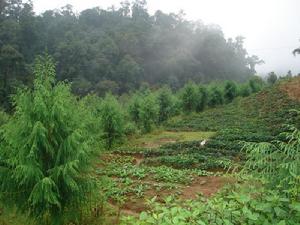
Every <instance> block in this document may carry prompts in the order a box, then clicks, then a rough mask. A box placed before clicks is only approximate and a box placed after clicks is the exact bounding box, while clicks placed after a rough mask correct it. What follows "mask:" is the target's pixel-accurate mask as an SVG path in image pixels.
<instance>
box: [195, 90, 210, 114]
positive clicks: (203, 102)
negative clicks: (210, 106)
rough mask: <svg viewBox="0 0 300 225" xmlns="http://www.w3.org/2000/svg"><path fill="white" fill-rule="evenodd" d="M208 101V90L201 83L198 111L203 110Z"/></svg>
mask: <svg viewBox="0 0 300 225" xmlns="http://www.w3.org/2000/svg"><path fill="white" fill-rule="evenodd" d="M207 101H208V92H207V89H206V87H205V86H203V85H199V87H198V98H197V104H196V111H197V112H201V111H203V110H204V109H205V107H206V105H207Z"/></svg>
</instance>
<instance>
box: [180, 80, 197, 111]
mask: <svg viewBox="0 0 300 225" xmlns="http://www.w3.org/2000/svg"><path fill="white" fill-rule="evenodd" d="M181 102H182V108H183V110H184V111H186V112H192V111H194V110H195V109H196V106H197V86H196V84H195V83H193V82H189V83H187V84H186V85H184V87H183V88H182V93H181Z"/></svg>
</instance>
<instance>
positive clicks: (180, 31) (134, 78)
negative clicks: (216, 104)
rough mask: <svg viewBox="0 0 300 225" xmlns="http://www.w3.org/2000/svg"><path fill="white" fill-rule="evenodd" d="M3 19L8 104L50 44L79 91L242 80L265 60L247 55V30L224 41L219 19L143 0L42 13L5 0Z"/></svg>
mask: <svg viewBox="0 0 300 225" xmlns="http://www.w3.org/2000/svg"><path fill="white" fill-rule="evenodd" d="M0 25H1V26H0V65H1V67H0V68H1V69H0V77H1V83H0V90H1V96H0V98H1V99H0V100H1V103H2V104H3V103H4V102H6V100H7V97H8V96H9V95H10V94H11V93H12V92H13V88H12V87H14V86H16V84H18V83H25V84H32V79H33V77H32V76H31V75H30V74H32V73H31V68H32V67H31V65H32V63H33V60H34V58H35V55H37V54H42V53H43V52H44V51H45V50H47V52H48V54H50V55H51V56H53V58H54V59H55V61H57V62H58V63H57V79H58V80H68V81H70V82H72V83H73V85H72V90H73V91H74V92H75V93H76V94H79V95H85V94H87V93H89V92H94V93H96V94H98V95H101V96H104V95H105V93H106V92H107V91H111V92H112V93H116V94H121V93H124V92H128V91H130V90H132V89H136V88H138V87H140V86H141V84H142V83H145V82H146V83H148V84H149V85H151V86H155V85H158V84H159V85H164V84H168V85H169V86H171V87H172V88H179V87H182V86H183V85H184V84H185V83H186V82H187V81H188V80H193V81H195V82H209V81H211V80H216V79H218V80H236V81H244V80H247V79H248V78H249V76H250V75H252V74H254V73H255V65H256V64H259V63H261V61H260V60H259V59H258V58H257V57H255V56H249V55H248V54H247V51H246V49H245V48H244V47H243V41H244V38H243V37H237V38H236V39H229V40H226V39H225V37H224V34H223V32H222V29H221V28H220V27H219V26H217V25H206V24H204V23H202V22H199V21H189V20H187V19H185V17H184V15H183V13H178V14H174V13H169V14H166V13H164V12H162V11H160V10H158V11H156V12H155V13H154V14H153V15H151V14H150V13H149V12H148V9H147V3H146V1H140V0H136V1H133V2H123V3H121V4H120V6H119V7H118V8H117V7H111V8H109V9H106V10H105V9H101V8H99V7H96V8H91V9H86V10H84V11H82V12H80V13H75V11H74V10H73V9H72V6H70V5H67V6H65V7H62V8H61V9H57V10H48V11H46V12H44V13H42V14H40V15H36V14H35V13H34V11H33V5H32V3H31V1H28V2H23V1H22V0H4V2H3V4H1V7H0ZM15 81H18V82H17V83H16V82H15Z"/></svg>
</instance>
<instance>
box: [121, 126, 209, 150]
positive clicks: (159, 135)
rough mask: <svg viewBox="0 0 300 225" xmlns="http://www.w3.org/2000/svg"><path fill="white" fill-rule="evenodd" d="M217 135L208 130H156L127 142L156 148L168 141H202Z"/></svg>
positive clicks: (135, 145)
mask: <svg viewBox="0 0 300 225" xmlns="http://www.w3.org/2000/svg"><path fill="white" fill-rule="evenodd" d="M214 135H215V132H211V131H207V132H203V131H190V132H189V131H162V130H156V131H153V132H152V133H150V134H145V135H142V136H140V137H132V138H130V139H129V140H128V142H127V143H126V144H125V145H126V146H128V147H149V148H151V147H152V148H156V147H159V146H161V145H164V144H167V143H174V142H186V141H202V140H207V139H209V138H211V137H213V136H214Z"/></svg>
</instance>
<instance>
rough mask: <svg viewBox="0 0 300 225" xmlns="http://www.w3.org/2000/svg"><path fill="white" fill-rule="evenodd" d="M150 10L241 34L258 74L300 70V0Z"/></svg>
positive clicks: (104, 2) (209, 1)
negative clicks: (258, 60)
mask: <svg viewBox="0 0 300 225" xmlns="http://www.w3.org/2000/svg"><path fill="white" fill-rule="evenodd" d="M120 1H121V0H51V1H49V0H33V3H34V10H35V12H37V13H42V12H43V11H45V10H47V9H55V8H60V7H62V6H65V5H67V4H71V5H73V7H74V10H75V11H77V12H80V11H82V10H84V9H87V8H92V7H96V6H100V7H101V8H103V9H106V8H108V7H110V6H112V5H115V6H119V3H120ZM147 5H148V9H149V12H150V14H153V13H154V12H155V11H156V10H158V9H159V10H161V11H163V12H165V13H170V12H175V13H177V12H179V11H180V10H183V11H184V12H185V14H186V16H185V17H186V19H188V20H201V21H203V22H204V23H205V24H218V25H220V26H221V27H222V30H223V32H224V34H225V37H226V38H229V37H236V36H238V35H241V36H244V37H245V38H246V39H245V47H246V49H247V50H248V53H249V54H250V55H257V56H259V57H260V58H261V59H263V60H264V61H265V64H263V65H261V66H257V68H256V69H257V72H258V73H259V74H262V75H264V74H267V73H269V72H271V71H275V72H276V73H277V74H279V75H285V74H286V73H287V71H288V70H291V71H292V73H293V74H298V73H300V55H299V56H298V57H295V56H293V54H292V50H293V49H295V48H297V47H299V46H300V41H299V40H300V26H299V22H300V13H299V8H300V0H148V1H147Z"/></svg>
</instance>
